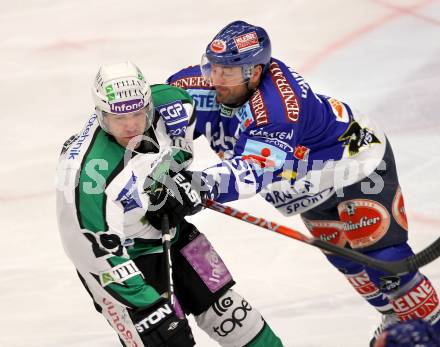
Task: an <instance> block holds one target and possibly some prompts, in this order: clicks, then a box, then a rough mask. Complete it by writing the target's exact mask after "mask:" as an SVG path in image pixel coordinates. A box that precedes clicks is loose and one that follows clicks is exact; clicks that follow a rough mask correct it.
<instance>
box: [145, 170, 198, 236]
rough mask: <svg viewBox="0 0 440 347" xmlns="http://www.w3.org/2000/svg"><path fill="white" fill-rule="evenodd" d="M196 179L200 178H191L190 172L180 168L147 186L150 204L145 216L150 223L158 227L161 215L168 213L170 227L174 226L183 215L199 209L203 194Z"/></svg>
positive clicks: (188, 214)
mask: <svg viewBox="0 0 440 347" xmlns="http://www.w3.org/2000/svg"><path fill="white" fill-rule="evenodd" d="M197 181H200V180H196V179H194V180H193V173H192V172H190V171H186V170H181V171H180V172H178V173H172V172H170V175H169V176H168V177H167V178H166V179H165V180H162V182H160V183H153V184H152V185H151V186H150V187H149V188H147V189H146V193H147V194H148V196H149V198H150V206H149V208H148V211H147V213H146V217H147V219H148V221H149V222H150V224H152V225H153V226H154V227H155V228H156V229H160V227H161V219H162V215H163V214H168V217H169V221H170V228H174V227H176V226H177V225H178V224H179V223H180V222H181V221H182V220H183V218H185V216H190V215H193V214H195V213H197V212H199V211H201V210H202V209H203V205H202V201H203V200H204V198H205V194H204V192H203V191H201V184H199V182H197ZM194 182H195V183H194ZM200 183H201V182H200Z"/></svg>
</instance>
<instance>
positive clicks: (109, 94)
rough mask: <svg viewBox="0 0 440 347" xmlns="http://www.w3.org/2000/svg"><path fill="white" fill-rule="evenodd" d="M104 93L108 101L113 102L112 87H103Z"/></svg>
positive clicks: (113, 92) (113, 93)
mask: <svg viewBox="0 0 440 347" xmlns="http://www.w3.org/2000/svg"><path fill="white" fill-rule="evenodd" d="M105 92H106V96H107V100H108V101H113V100H115V91H114V90H113V86H112V85H111V84H109V85H107V86H105Z"/></svg>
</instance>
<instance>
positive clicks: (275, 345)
mask: <svg viewBox="0 0 440 347" xmlns="http://www.w3.org/2000/svg"><path fill="white" fill-rule="evenodd" d="M245 347H283V343H282V342H281V340H280V339H279V338H278V336H276V335H275V333H274V332H273V331H272V329H271V328H270V326H269V325H268V324H267V323H266V322H264V326H263V329H261V331H260V332H259V333H258V335H257V336H256V337H255V338H254V339H253V340H252V341H251V342H249V343H247V344H246V345H245Z"/></svg>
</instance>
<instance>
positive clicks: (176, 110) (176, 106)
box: [159, 100, 188, 125]
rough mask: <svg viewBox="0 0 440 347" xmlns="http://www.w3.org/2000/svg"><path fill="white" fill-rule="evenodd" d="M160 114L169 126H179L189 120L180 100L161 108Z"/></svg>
mask: <svg viewBox="0 0 440 347" xmlns="http://www.w3.org/2000/svg"><path fill="white" fill-rule="evenodd" d="M159 113H160V114H161V116H162V117H163V118H164V120H165V123H166V124H167V125H174V124H178V123H181V122H184V121H185V120H186V119H187V118H188V115H187V113H186V111H185V108H184V107H183V104H182V102H181V101H180V100H179V101H175V102H172V103H169V104H165V105H162V106H160V107H159Z"/></svg>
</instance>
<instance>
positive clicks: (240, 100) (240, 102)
mask: <svg viewBox="0 0 440 347" xmlns="http://www.w3.org/2000/svg"><path fill="white" fill-rule="evenodd" d="M246 87H247V92H246V93H245V94H243V95H242V96H241V97H240V98H237V99H236V100H225V102H221V101H220V100H219V99H218V95H217V96H216V98H215V101H216V102H217V103H218V104H222V105H225V106H227V107H232V108H235V107H240V106H242V105H243V104H244V103H246V102H247V101H248V100H249V99H250V98H251V96H252V94H254V92H255V90H256V89H257V88H251V87H250V86H249V83H248V84H246ZM226 99H228V98H226Z"/></svg>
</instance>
